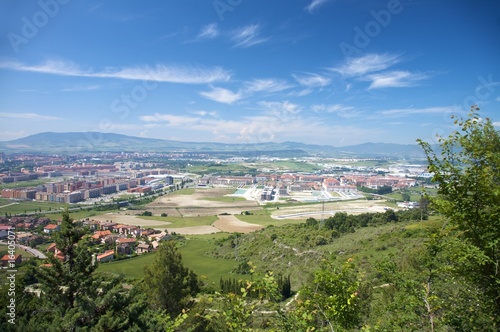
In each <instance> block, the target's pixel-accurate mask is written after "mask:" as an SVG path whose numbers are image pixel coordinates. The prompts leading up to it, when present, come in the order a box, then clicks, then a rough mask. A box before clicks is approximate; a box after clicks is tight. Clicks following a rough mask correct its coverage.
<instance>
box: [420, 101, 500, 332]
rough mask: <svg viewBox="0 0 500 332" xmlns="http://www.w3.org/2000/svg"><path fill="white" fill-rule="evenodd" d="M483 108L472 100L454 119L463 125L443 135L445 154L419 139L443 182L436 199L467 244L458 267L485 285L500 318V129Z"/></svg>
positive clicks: (431, 168) (436, 178) (436, 179)
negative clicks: (465, 111)
mask: <svg viewBox="0 0 500 332" xmlns="http://www.w3.org/2000/svg"><path fill="white" fill-rule="evenodd" d="M478 111H479V108H478V107H476V106H472V107H471V112H470V114H469V115H468V118H466V119H463V118H458V119H456V120H455V125H458V127H459V128H458V130H456V131H454V132H453V133H451V134H450V135H449V136H448V137H447V138H440V139H439V142H440V149H441V153H440V155H438V154H437V153H436V152H435V151H434V150H433V148H432V147H431V145H430V144H429V143H426V142H423V141H421V140H419V141H418V142H419V144H420V146H421V147H422V148H423V150H424V152H425V154H426V155H427V161H428V163H429V171H430V172H432V173H434V176H433V181H434V182H437V183H438V184H439V189H438V196H437V197H436V198H433V199H432V200H431V203H432V204H433V206H434V208H435V209H436V210H437V211H438V212H440V213H441V214H442V215H444V216H445V217H446V218H447V221H448V222H449V224H450V226H451V227H452V228H453V229H454V230H456V231H457V232H458V233H459V236H460V238H461V239H462V241H463V243H464V245H466V247H464V248H462V252H461V253H460V255H459V257H456V260H455V262H457V264H455V267H456V268H457V271H459V272H460V271H461V272H462V275H464V276H468V277H469V278H470V279H471V280H472V281H473V282H474V283H475V284H476V285H478V286H479V287H480V288H481V289H482V290H483V292H484V294H485V295H486V296H487V298H489V301H491V304H492V306H493V308H494V309H493V310H494V312H493V313H492V317H496V318H495V320H496V322H497V324H500V135H499V132H498V131H496V130H495V128H494V126H493V124H492V122H491V120H490V119H481V118H480V117H479V114H478ZM464 261H466V262H467V264H461V263H462V262H464ZM470 264H476V267H475V268H471V266H470ZM485 305H489V304H488V303H485ZM497 326H498V325H497Z"/></svg>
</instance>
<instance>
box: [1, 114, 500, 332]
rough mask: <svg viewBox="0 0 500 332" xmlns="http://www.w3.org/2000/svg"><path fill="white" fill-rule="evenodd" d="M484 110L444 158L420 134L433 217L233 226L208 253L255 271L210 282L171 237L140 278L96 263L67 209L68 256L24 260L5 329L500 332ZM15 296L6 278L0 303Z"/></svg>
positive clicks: (499, 254) (496, 150)
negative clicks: (432, 184) (99, 268)
mask: <svg viewBox="0 0 500 332" xmlns="http://www.w3.org/2000/svg"><path fill="white" fill-rule="evenodd" d="M476 111H477V109H475V108H474V109H473V110H472V112H471V114H470V117H469V118H467V119H460V120H458V121H457V125H458V126H459V130H457V131H456V132H454V133H453V134H452V135H451V136H450V137H448V138H442V141H441V150H440V151H441V152H440V155H436V154H435V153H434V151H433V150H432V148H431V147H430V145H428V144H427V143H425V142H420V144H421V146H422V147H423V149H424V151H425V152H426V154H427V156H428V162H429V165H430V170H431V171H432V172H433V173H434V180H435V181H436V182H437V183H438V184H439V190H438V195H437V196H436V197H430V198H429V199H430V203H431V205H430V206H429V208H430V209H432V210H433V211H435V213H437V214H438V215H439V216H438V217H436V216H432V217H430V218H428V211H427V204H422V205H421V207H420V209H414V210H408V211H401V212H395V211H392V210H387V211H386V212H384V213H375V214H368V213H366V214H361V215H357V216H350V215H347V214H345V213H337V214H335V215H334V216H332V217H330V218H327V219H325V220H316V219H313V218H310V219H308V220H307V221H306V222H304V223H301V224H296V225H292V224H290V225H284V226H281V227H273V226H269V227H267V228H265V229H264V230H261V231H258V232H255V233H251V234H247V235H240V234H233V235H231V236H229V237H227V238H224V239H220V240H217V241H216V242H215V243H214V244H215V245H216V247H215V248H214V249H213V250H212V251H211V252H210V255H212V256H213V257H222V258H231V259H236V260H238V261H239V262H240V264H239V266H238V268H237V270H238V271H236V272H238V273H242V274H245V275H247V276H248V278H247V279H246V280H242V281H240V280H232V279H222V280H221V282H220V287H213V285H206V284H203V283H202V282H201V281H200V280H201V278H199V277H198V276H197V275H196V274H195V273H194V272H193V271H191V270H189V269H187V268H186V267H184V265H183V262H182V257H181V255H180V254H179V252H178V251H177V246H176V242H175V241H168V242H163V243H162V245H161V246H160V248H159V250H158V251H157V253H156V254H155V258H154V262H153V263H152V264H151V265H150V266H149V267H146V269H145V276H144V278H143V279H140V280H136V281H134V282H131V281H128V280H125V279H124V278H123V277H121V276H115V275H111V274H106V273H97V272H96V265H93V264H92V256H91V252H90V250H89V246H88V242H87V241H88V235H87V233H86V230H85V229H83V228H80V227H78V226H76V225H75V224H74V223H72V222H71V220H70V216H69V214H68V213H65V214H64V216H63V222H62V229H61V231H60V232H59V233H58V235H57V236H56V244H57V247H58V248H59V249H60V250H61V251H62V253H63V254H64V255H66V260H65V261H60V260H59V259H57V258H55V257H54V256H50V257H49V258H48V260H47V262H46V263H47V264H45V265H43V266H35V264H27V265H25V266H23V267H22V268H20V269H19V271H18V273H17V275H16V285H15V286H16V288H15V294H16V295H15V300H16V312H15V314H16V316H15V323H16V325H13V324H11V323H10V322H9V321H8V320H9V316H8V315H7V313H8V308H7V307H6V306H2V307H1V308H0V330H2V331H15V330H17V331H68V330H70V331H255V330H265V331H359V330H362V331H497V330H498V328H500V273H499V269H498V266H499V261H500V248H499V246H498V245H499V242H498V241H499V239H500V221H499V216H500V172H499V168H500V136H499V133H498V132H497V131H495V130H494V127H493V125H492V123H491V121H490V120H488V119H486V120H484V119H480V118H479V116H478V114H477V112H476ZM353 242H355V243H353ZM285 276H286V277H285ZM288 276H290V277H288ZM27 286H29V287H27ZM36 289H38V290H39V291H40V296H37V295H36V293H35V292H33V291H34V290H36ZM10 298H11V297H10V295H9V292H8V289H7V288H5V287H2V289H0V301H1V302H2V303H9V301H10Z"/></svg>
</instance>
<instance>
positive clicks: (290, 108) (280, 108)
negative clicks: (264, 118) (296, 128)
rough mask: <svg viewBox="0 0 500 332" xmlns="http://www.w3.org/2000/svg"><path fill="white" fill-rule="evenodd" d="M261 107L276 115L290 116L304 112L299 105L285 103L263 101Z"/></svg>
mask: <svg viewBox="0 0 500 332" xmlns="http://www.w3.org/2000/svg"><path fill="white" fill-rule="evenodd" d="M259 105H261V106H264V108H265V109H267V110H268V111H270V112H271V113H272V114H274V115H280V116H282V115H285V116H286V115H290V114H296V113H299V112H300V111H301V110H302V107H301V106H300V105H298V104H294V103H291V102H289V101H288V100H285V101H261V102H260V103H259Z"/></svg>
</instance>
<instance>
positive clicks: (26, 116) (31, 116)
mask: <svg viewBox="0 0 500 332" xmlns="http://www.w3.org/2000/svg"><path fill="white" fill-rule="evenodd" d="M0 118H11V119H23V120H35V121H47V120H49V121H50V120H62V119H61V118H59V117H56V116H48V115H40V114H36V113H4V112H1V113H0Z"/></svg>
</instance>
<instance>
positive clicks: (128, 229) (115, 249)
mask: <svg viewBox="0 0 500 332" xmlns="http://www.w3.org/2000/svg"><path fill="white" fill-rule="evenodd" d="M82 224H83V226H87V227H88V228H89V229H90V230H91V231H92V234H91V235H90V239H91V241H92V242H93V243H94V244H95V245H102V244H104V245H106V246H105V247H106V248H112V249H108V250H105V251H104V252H102V253H98V254H95V255H94V256H93V261H94V262H108V261H111V260H114V259H115V258H116V257H117V255H133V254H138V255H141V254H144V253H148V252H151V251H154V250H156V249H157V248H158V246H159V245H160V242H161V241H163V240H166V239H169V238H170V237H171V235H170V234H168V232H166V231H165V230H164V231H159V230H154V229H150V228H147V229H145V228H141V227H136V226H130V225H123V224H118V223H114V222H102V221H97V220H89V219H86V220H84V221H82ZM48 226H50V225H47V226H46V227H45V228H44V232H45V230H46V229H47V227H48ZM53 226H56V227H50V228H49V229H48V230H47V231H48V232H50V233H53V232H56V231H58V230H59V229H58V227H59V225H55V224H53ZM47 251H48V252H51V253H53V254H54V256H55V257H56V258H58V259H61V260H64V259H65V257H64V255H63V254H62V253H61V252H60V251H59V250H58V249H57V247H56V244H55V243H53V244H51V245H50V246H49V247H48V248H47Z"/></svg>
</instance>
